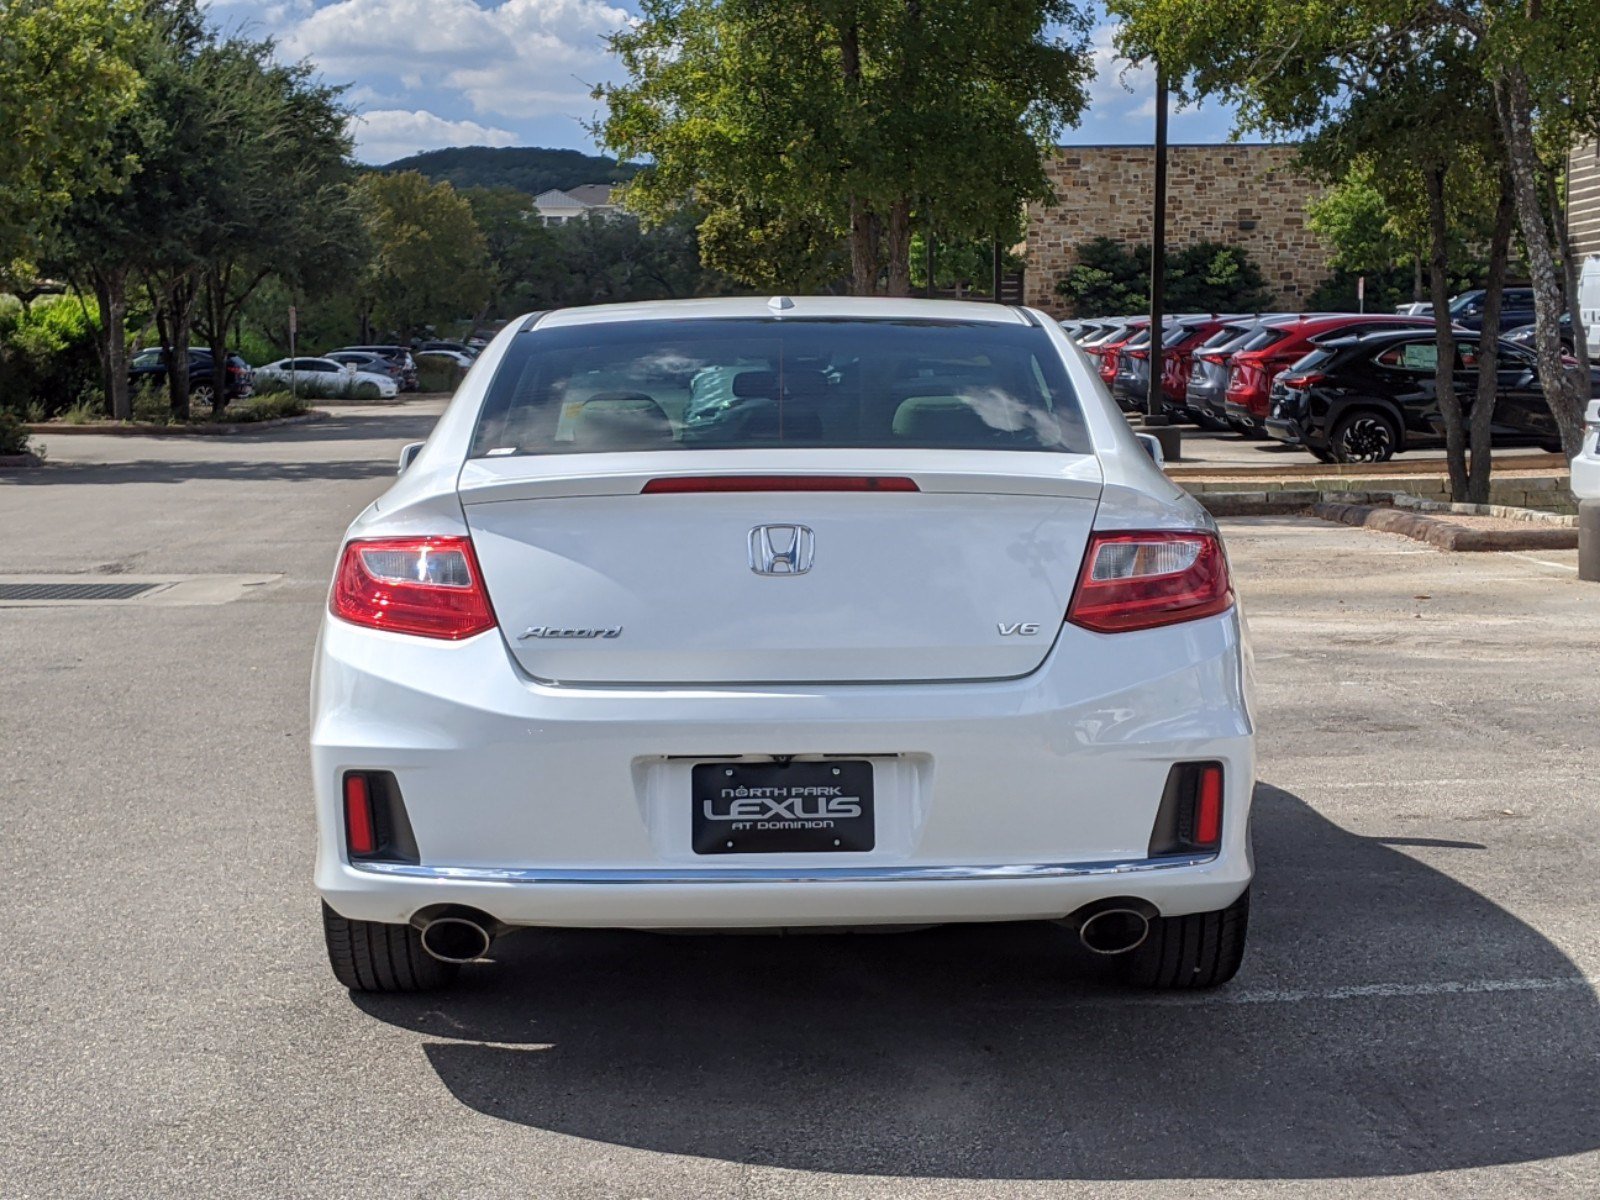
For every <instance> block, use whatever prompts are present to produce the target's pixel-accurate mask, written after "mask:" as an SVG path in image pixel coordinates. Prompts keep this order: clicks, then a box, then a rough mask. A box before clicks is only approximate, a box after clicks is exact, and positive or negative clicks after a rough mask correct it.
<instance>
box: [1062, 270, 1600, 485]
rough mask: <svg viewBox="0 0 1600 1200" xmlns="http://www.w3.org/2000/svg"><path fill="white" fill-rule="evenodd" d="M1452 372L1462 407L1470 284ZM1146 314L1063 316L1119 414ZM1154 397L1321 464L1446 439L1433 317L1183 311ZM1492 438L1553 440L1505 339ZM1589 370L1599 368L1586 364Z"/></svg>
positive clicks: (1128, 396) (1178, 412) (1173, 412)
mask: <svg viewBox="0 0 1600 1200" xmlns="http://www.w3.org/2000/svg"><path fill="white" fill-rule="evenodd" d="M1457 301H1458V303H1456V304H1453V305H1452V312H1453V313H1455V312H1459V314H1460V320H1459V321H1458V322H1457V324H1456V334H1457V337H1458V339H1459V350H1458V359H1457V362H1456V365H1455V370H1454V378H1455V380H1456V385H1455V386H1456V391H1457V394H1458V395H1459V396H1460V398H1461V403H1462V405H1463V407H1464V408H1466V409H1467V410H1469V411H1470V408H1471V405H1472V403H1473V401H1474V400H1475V398H1476V396H1477V389H1478V373H1477V367H1476V363H1477V359H1478V355H1479V349H1478V345H1479V338H1478V337H1477V335H1476V331H1475V330H1474V329H1473V328H1471V327H1470V326H1469V325H1468V324H1465V323H1464V322H1468V321H1472V320H1476V321H1477V322H1478V324H1479V325H1481V324H1482V307H1481V303H1480V301H1481V293H1467V294H1466V295H1465V296H1463V297H1458V298H1457ZM1149 326H1150V322H1149V319H1148V318H1146V317H1122V318H1107V319H1103V320H1087V321H1078V322H1069V323H1068V325H1067V328H1068V332H1069V333H1070V334H1071V335H1072V337H1073V338H1074V340H1075V341H1076V342H1077V344H1078V346H1079V347H1080V348H1081V349H1082V350H1083V351H1084V352H1085V353H1086V354H1088V355H1089V356H1090V358H1091V359H1095V358H1098V360H1099V361H1098V367H1099V372H1100V378H1101V379H1102V380H1103V381H1104V382H1105V383H1106V385H1107V386H1108V387H1109V388H1110V389H1111V391H1112V394H1113V396H1114V397H1115V398H1116V400H1117V402H1118V404H1119V405H1120V406H1121V407H1122V408H1123V409H1124V411H1129V412H1135V411H1143V410H1144V408H1145V406H1146V404H1147V398H1148V393H1149V380H1150V370H1151V343H1152V340H1153V339H1152V338H1151V334H1150V328H1149ZM1160 341H1161V349H1160V357H1161V397H1162V405H1163V409H1164V411H1165V414H1166V415H1167V416H1169V417H1173V418H1177V419H1182V420H1188V421H1193V422H1194V423H1196V424H1198V425H1200V426H1201V427H1203V428H1207V429H1213V430H1223V429H1231V430H1233V431H1234V432H1236V433H1239V434H1241V435H1243V436H1245V437H1251V438H1268V437H1271V438H1276V439H1277V440H1279V441H1283V442H1288V443H1291V444H1294V445H1299V446H1303V447H1304V448H1305V449H1307V450H1308V451H1310V452H1311V453H1312V454H1313V455H1315V456H1316V457H1317V458H1319V459H1322V460H1323V461H1326V462H1335V461H1337V462H1382V461H1385V460H1387V459H1388V458H1390V457H1391V456H1392V455H1394V454H1397V453H1400V452H1401V451H1404V450H1407V449H1413V448H1416V447H1419V446H1427V445H1433V444H1437V443H1439V442H1441V441H1442V440H1443V437H1444V420H1443V416H1442V414H1441V412H1440V410H1439V404H1438V397H1437V396H1436V394H1435V392H1434V379H1435V375H1434V360H1433V359H1430V358H1429V355H1430V354H1434V355H1436V353H1437V352H1436V348H1435V342H1434V333H1433V318H1432V317H1431V316H1428V315H1407V314H1399V313H1394V314H1390V313H1364V314H1363V313H1277V314H1260V313H1254V314H1219V313H1210V314H1189V315H1180V316H1174V317H1172V318H1170V319H1168V320H1167V321H1166V322H1164V326H1163V329H1162V334H1161V339H1160ZM1499 355H1500V360H1499V365H1498V367H1497V378H1498V379H1499V399H1498V400H1497V403H1496V409H1495V414H1494V439H1495V442H1496V444H1503V445H1518V444H1527V445H1537V446H1541V447H1545V448H1548V449H1558V448H1559V446H1560V438H1559V435H1558V433H1557V430H1556V426H1555V422H1554V419H1553V417H1552V416H1551V414H1550V410H1549V407H1548V405H1546V403H1545V400H1544V393H1543V390H1542V389H1541V387H1540V385H1539V378H1538V373H1537V371H1536V370H1535V362H1534V356H1533V353H1532V351H1531V349H1530V348H1529V347H1528V346H1527V345H1525V344H1523V343H1522V342H1519V341H1516V340H1511V339H1506V338H1502V339H1501V340H1500V343H1499ZM1597 379H1600V375H1597Z"/></svg>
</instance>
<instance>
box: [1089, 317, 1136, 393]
mask: <svg viewBox="0 0 1600 1200" xmlns="http://www.w3.org/2000/svg"><path fill="white" fill-rule="evenodd" d="M1149 324H1150V318H1149V317H1134V318H1133V319H1132V320H1131V321H1129V322H1128V323H1127V324H1126V325H1124V326H1123V327H1122V329H1121V330H1120V331H1119V332H1117V333H1115V334H1113V335H1112V336H1111V337H1110V338H1108V339H1107V340H1106V341H1103V342H1100V343H1098V344H1096V345H1095V346H1094V347H1093V353H1095V354H1098V355H1099V356H1100V378H1101V379H1103V380H1104V381H1105V385H1106V387H1108V388H1109V387H1111V386H1112V385H1113V384H1114V383H1115V382H1116V379H1117V352H1118V351H1120V350H1121V349H1122V346H1123V343H1124V342H1128V341H1131V340H1132V339H1133V338H1134V337H1135V336H1136V335H1137V334H1139V333H1141V332H1142V331H1143V330H1144V329H1145V327H1146V326H1148V325H1149Z"/></svg>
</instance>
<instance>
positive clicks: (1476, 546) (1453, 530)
mask: <svg viewBox="0 0 1600 1200" xmlns="http://www.w3.org/2000/svg"><path fill="white" fill-rule="evenodd" d="M1311 515H1312V516H1314V517H1321V518H1322V519H1323V520H1324V521H1335V522H1338V523H1339V524H1341V525H1355V526H1359V527H1363V528H1366V529H1376V530H1378V531H1379V532H1380V533H1398V534H1399V535H1400V536H1402V537H1408V538H1412V539H1414V540H1415V541H1419V542H1427V543H1428V544H1429V545H1430V546H1437V547H1438V548H1439V549H1441V550H1454V551H1458V552H1459V551H1490V550H1576V549H1577V548H1578V531H1577V530H1576V529H1549V528H1546V529H1539V528H1530V529H1526V530H1523V529H1468V528H1467V527H1466V526H1464V525H1456V524H1453V523H1451V522H1450V521H1448V520H1442V519H1440V518H1437V517H1425V516H1423V515H1421V514H1420V513H1414V512H1401V511H1399V510H1397V509H1392V508H1372V507H1370V506H1368V505H1365V504H1345V503H1338V502H1323V503H1319V504H1313V505H1312V506H1311Z"/></svg>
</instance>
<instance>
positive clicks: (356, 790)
mask: <svg viewBox="0 0 1600 1200" xmlns="http://www.w3.org/2000/svg"><path fill="white" fill-rule="evenodd" d="M344 837H345V845H346V846H348V847H349V849H350V853H351V854H374V853H376V852H377V849H378V839H377V836H376V835H375V834H374V833H373V830H372V797H371V795H370V794H369V793H368V791H367V777H366V776H365V775H358V774H356V773H354V772H352V773H350V774H349V775H346V776H345V777H344Z"/></svg>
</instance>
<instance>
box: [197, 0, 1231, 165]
mask: <svg viewBox="0 0 1600 1200" xmlns="http://www.w3.org/2000/svg"><path fill="white" fill-rule="evenodd" d="M635 11H636V9H635V5H633V4H631V3H627V2H624V0H213V2H212V7H211V12H212V18H213V20H214V21H216V22H217V23H218V24H219V25H221V26H222V27H223V28H224V29H225V30H227V31H229V32H235V31H237V32H242V33H245V34H248V35H250V36H254V37H262V36H268V35H270V36H272V37H273V38H275V39H276V40H277V41H278V43H279V47H280V53H281V54H282V55H283V57H285V58H287V59H291V60H296V59H309V60H310V61H311V62H312V63H313V64H315V66H316V68H317V70H318V71H319V73H320V74H321V76H322V78H323V79H324V80H326V81H327V82H329V83H340V84H347V85H349V91H348V92H347V93H346V100H347V101H348V103H349V104H350V105H351V107H352V108H354V109H355V110H356V112H357V114H358V115H357V118H356V125H355V131H354V132H355V139H356V157H357V158H359V159H360V160H361V161H363V162H367V163H374V164H376V163H386V162H390V161H392V160H394V159H396V158H403V157H405V156H406V155H408V154H415V153H417V152H418V151H421V150H434V149H438V148H440V147H444V146H560V147H571V148H573V149H579V150H586V151H593V150H595V149H596V147H595V145H594V141H593V139H592V138H591V137H590V135H589V132H588V128H587V127H588V125H589V124H590V123H592V122H593V121H594V120H595V119H596V118H597V117H598V116H599V115H600V106H599V105H598V104H597V103H596V102H595V101H594V100H593V99H591V98H590V90H591V89H592V87H593V86H594V85H595V84H597V83H605V82H610V81H613V80H615V79H617V78H618V77H619V76H620V73H621V72H620V70H619V67H618V64H617V62H616V60H615V59H614V58H613V57H612V56H611V55H610V54H609V53H608V51H607V49H606V46H605V36H606V34H608V33H610V32H611V31H613V30H615V29H618V28H620V27H621V26H622V25H624V24H625V23H626V22H627V21H629V20H630V19H631V18H632V17H633V16H634V13H635ZM1099 15H1100V18H1101V19H1100V20H1099V22H1098V23H1097V25H1096V28H1095V32H1094V43H1095V66H1096V68H1097V75H1096V78H1095V81H1094V84H1093V85H1092V88H1091V104H1090V107H1089V110H1088V111H1087V112H1086V113H1085V114H1084V116H1083V120H1082V122H1081V123H1080V125H1079V126H1078V127H1077V128H1076V129H1069V130H1064V131H1063V132H1062V134H1061V137H1060V140H1061V141H1062V142H1064V143H1076V144H1092V143H1100V142H1148V141H1150V140H1151V138H1152V136H1153V113H1154V109H1155V101H1154V97H1153V92H1154V86H1153V83H1152V79H1151V75H1150V73H1149V72H1148V71H1145V70H1138V71H1132V70H1129V69H1128V67H1127V64H1126V63H1125V62H1122V61H1120V60H1118V59H1117V58H1116V56H1115V52H1114V51H1113V49H1112V37H1113V35H1114V33H1115V28H1114V26H1113V25H1112V24H1111V23H1110V22H1109V21H1108V20H1106V19H1105V16H1104V13H1103V12H1101V13H1100V14H1099ZM1230 128H1231V116H1230V114H1229V113H1228V112H1227V111H1226V110H1225V109H1221V108H1217V107H1214V106H1207V107H1203V108H1200V109H1196V110H1193V111H1188V112H1176V111H1175V112H1173V114H1172V116H1171V120H1170V126H1169V132H1168V136H1169V137H1170V138H1171V140H1172V141H1174V142H1219V141H1223V140H1225V139H1226V138H1227V136H1228V133H1229V130H1230Z"/></svg>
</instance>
